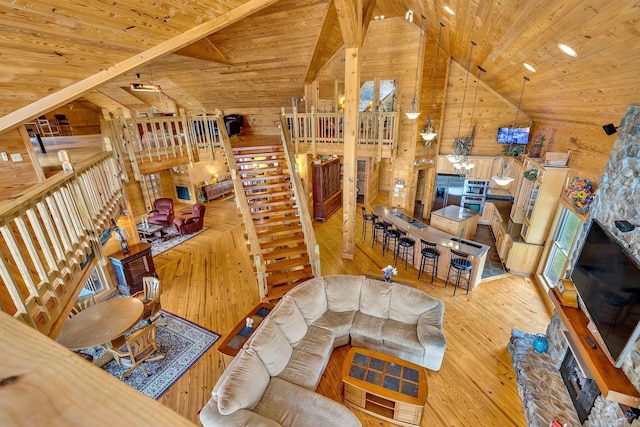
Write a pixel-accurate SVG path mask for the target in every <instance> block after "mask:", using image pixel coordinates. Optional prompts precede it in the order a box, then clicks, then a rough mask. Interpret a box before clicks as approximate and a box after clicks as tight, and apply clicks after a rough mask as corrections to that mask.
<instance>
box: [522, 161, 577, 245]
mask: <svg viewBox="0 0 640 427" xmlns="http://www.w3.org/2000/svg"><path fill="white" fill-rule="evenodd" d="M522 168H523V173H524V172H526V171H528V170H531V169H533V168H535V169H537V171H538V176H537V178H536V179H535V180H530V179H527V178H524V179H523V180H522V183H521V185H520V189H519V191H518V197H517V198H516V200H515V203H514V207H513V210H512V211H511V219H512V220H513V222H516V223H519V224H520V223H521V224H522V231H521V235H522V238H523V239H524V241H525V242H526V243H531V244H536V245H540V244H543V243H544V241H545V239H546V237H547V234H548V233H549V227H550V226H551V222H552V220H553V216H554V214H555V206H556V205H557V203H558V200H559V198H560V194H561V192H562V189H563V187H564V185H565V178H566V176H567V172H568V170H569V169H568V168H566V167H549V166H544V165H542V164H540V163H539V162H537V161H535V160H533V159H530V158H528V157H525V158H524V161H523V165H522Z"/></svg>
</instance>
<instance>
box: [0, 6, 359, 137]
mask: <svg viewBox="0 0 640 427" xmlns="http://www.w3.org/2000/svg"><path fill="white" fill-rule="evenodd" d="M277 1H278V0H249V1H247V2H246V3H244V4H242V5H240V6H238V7H236V8H235V9H232V10H230V11H228V12H226V13H224V14H222V15H220V16H218V17H216V18H214V19H212V20H210V21H207V22H205V23H204V24H200V25H198V26H197V27H194V28H192V29H190V30H187V31H185V32H184V33H182V34H180V35H178V36H176V37H173V38H171V39H169V40H166V41H164V42H162V43H160V44H158V45H156V46H153V47H151V48H149V49H147V50H146V51H144V52H141V53H138V54H136V55H134V56H132V57H130V58H127V59H125V60H124V61H121V62H119V63H118V64H115V65H113V66H111V67H109V68H107V69H105V70H102V71H100V72H98V73H96V74H94V75H92V76H89V77H87V78H85V79H84V80H80V81H79V82H77V83H74V84H72V85H69V86H67V87H65V88H64V89H61V90H59V91H58V92H55V93H52V94H51V95H48V96H46V97H44V98H41V99H39V100H37V101H35V102H32V103H31V104H29V105H26V106H24V107H22V108H19V109H17V110H15V111H12V112H11V113H9V114H7V115H5V116H3V117H0V132H3V131H5V130H7V129H11V128H14V127H15V126H18V125H19V124H21V123H23V122H26V121H29V120H31V119H32V118H33V117H37V116H39V115H41V114H44V113H46V112H48V111H51V110H53V109H55V108H58V107H60V106H61V105H64V104H66V103H68V102H70V101H73V100H74V99H76V98H78V97H80V96H82V95H83V94H85V93H87V92H88V91H90V90H92V89H94V88H96V87H98V86H100V85H101V84H104V83H106V82H108V81H110V80H113V79H115V78H116V77H118V76H119V75H120V74H122V73H126V72H127V71H131V70H133V69H135V68H137V67H140V66H142V65H145V64H147V63H148V62H150V61H152V60H154V59H156V58H159V57H161V56H163V55H166V54H168V53H172V52H175V51H176V50H178V49H182V48H183V47H186V46H188V45H190V44H192V43H193V42H194V41H196V40H200V39H202V38H203V37H206V36H208V35H210V34H212V33H215V32H216V31H219V30H221V29H223V28H226V27H227V26H229V25H231V24H233V23H234V22H237V21H239V20H240V19H243V18H245V17H247V16H249V15H252V14H254V13H255V12H257V11H259V10H261V9H263V8H265V7H267V6H270V5H272V4H274V3H277ZM341 1H343V2H345V3H346V2H347V0H341ZM360 1H361V0H360Z"/></svg>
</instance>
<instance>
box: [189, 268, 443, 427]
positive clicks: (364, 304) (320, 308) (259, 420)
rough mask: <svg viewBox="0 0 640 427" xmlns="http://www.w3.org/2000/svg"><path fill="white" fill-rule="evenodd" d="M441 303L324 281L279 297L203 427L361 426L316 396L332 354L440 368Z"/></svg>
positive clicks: (228, 374) (405, 292)
mask: <svg viewBox="0 0 640 427" xmlns="http://www.w3.org/2000/svg"><path fill="white" fill-rule="evenodd" d="M443 315H444V304H443V302H442V301H440V300H438V299H436V298H433V297H431V296H429V295H427V294H426V293H424V292H422V291H419V290H417V289H414V288H411V287H409V286H404V285H400V284H396V283H386V282H384V281H379V280H373V279H368V278H366V277H364V276H346V275H345V276H342V275H337V276H324V277H319V278H315V279H312V280H309V281H307V282H305V283H303V284H301V285H299V286H297V287H296V288H295V289H293V290H292V291H291V292H289V293H288V294H287V295H285V296H284V298H283V299H282V300H281V301H280V302H279V303H278V304H277V305H276V307H275V308H274V309H273V310H272V311H271V313H270V315H269V316H268V317H267V318H266V319H265V320H264V321H263V322H262V323H261V325H260V326H259V327H258V329H257V330H256V331H255V333H254V334H253V335H252V336H251V339H250V340H249V341H248V342H247V343H246V344H245V346H244V348H243V349H242V350H241V351H240V352H239V353H238V355H237V356H236V358H235V359H234V360H233V362H231V364H230V365H229V367H228V368H227V369H226V371H225V372H224V373H223V374H222V376H221V377H220V379H219V380H218V382H217V383H216V385H215V387H214V389H213V392H212V398H211V399H210V400H209V402H208V403H207V404H206V405H205V407H204V408H203V409H202V411H201V412H200V420H201V421H202V423H203V425H204V426H207V427H209V426H227V427H233V426H265V427H266V426H305V425H313V426H340V427H350V426H360V422H359V421H358V419H357V418H356V417H355V415H354V414H353V413H351V412H350V411H349V410H348V409H347V408H345V407H344V406H342V405H340V404H338V403H336V402H335V401H333V400H331V399H328V398H325V397H323V396H321V395H319V394H317V393H315V389H316V388H317V386H318V383H319V381H320V377H321V376H322V373H323V372H324V370H325V368H326V366H327V362H328V361H329V357H330V356H331V352H332V351H333V348H335V347H338V346H341V345H345V344H347V343H349V341H351V344H352V345H353V346H357V347H364V348H369V349H373V350H377V351H381V352H384V353H388V354H391V355H394V356H398V357H400V358H403V359H406V360H409V361H411V362H414V363H416V364H418V365H421V366H424V367H426V368H429V369H432V370H438V369H440V366H441V364H442V358H443V356H444V351H445V346H446V340H445V337H444V334H443V333H442V319H443Z"/></svg>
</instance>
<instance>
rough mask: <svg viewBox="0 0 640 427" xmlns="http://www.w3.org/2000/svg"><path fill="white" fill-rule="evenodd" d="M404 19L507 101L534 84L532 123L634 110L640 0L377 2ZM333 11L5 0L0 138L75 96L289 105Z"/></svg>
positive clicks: (331, 43)
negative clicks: (149, 91) (565, 49)
mask: <svg viewBox="0 0 640 427" xmlns="http://www.w3.org/2000/svg"><path fill="white" fill-rule="evenodd" d="M364 3H365V7H366V6H367V5H369V4H374V3H373V2H372V0H370V1H364ZM445 4H446V5H448V6H449V7H450V8H452V9H453V10H454V11H455V12H456V14H455V16H452V15H449V14H447V13H446V12H445V11H444V9H443V7H444V6H445ZM408 9H411V10H413V12H414V23H415V24H418V25H419V24H420V21H421V18H420V16H421V15H424V16H425V17H426V18H425V20H424V27H425V29H426V30H427V33H428V40H429V42H431V43H433V41H434V40H436V39H437V34H438V27H439V23H440V22H443V23H444V24H445V25H446V27H445V30H444V32H443V36H442V46H443V49H445V50H446V51H447V52H448V53H449V54H450V55H451V56H452V57H453V59H454V60H455V61H457V62H458V63H460V64H462V65H463V66H464V67H466V66H467V64H468V61H469V50H470V46H471V41H472V40H473V41H475V42H476V43H477V47H476V48H474V51H473V58H472V60H471V63H472V65H471V67H472V68H471V69H472V70H475V69H476V68H475V67H476V66H477V65H480V66H482V67H483V68H484V69H485V70H486V71H487V72H486V73H484V74H483V75H482V77H481V78H482V81H483V82H485V83H486V84H487V85H489V86H490V87H491V88H493V89H494V90H496V91H497V92H498V93H500V94H501V95H503V96H504V97H505V98H507V99H508V100H510V101H511V102H512V103H514V104H517V102H518V99H519V97H520V93H521V90H522V84H523V76H525V75H526V76H527V77H529V78H530V79H531V80H530V81H529V82H528V83H527V84H526V88H525V92H524V96H523V100H522V110H523V111H524V112H525V113H526V114H527V115H529V116H530V117H531V118H532V119H533V120H534V121H562V122H569V123H574V124H598V125H602V124H605V123H609V122H613V123H614V124H616V125H618V124H619V121H620V119H621V118H622V117H623V115H624V111H625V109H626V107H627V105H629V104H634V103H637V102H638V96H637V95H636V93H635V92H636V90H638V87H639V86H640V84H639V83H638V76H640V43H638V37H639V35H640V24H639V22H640V3H638V2H631V1H628V0H564V1H562V0H560V1H559V0H538V1H531V0H501V1H495V0H448V1H446V2H444V1H442V0H379V1H377V2H375V8H374V9H373V15H374V16H377V15H384V16H385V19H391V18H399V19H404V16H405V13H406V11H407V10H408ZM337 13H339V12H336V8H335V6H333V4H332V3H331V2H330V1H328V0H281V1H276V0H235V1H233V0H225V1H214V0H180V1H171V2H167V1H163V0H156V1H145V0H115V1H114V0H44V1H43V0H37V1H36V0H14V1H11V2H2V3H0V23H1V25H0V61H1V62H0V64H1V67H2V73H1V74H0V131H2V130H5V129H7V128H9V127H11V126H13V125H15V124H18V123H21V122H24V121H27V120H29V119H31V118H32V117H35V116H37V115H40V114H42V113H44V112H47V111H50V110H52V109H53V108H55V107H57V106H59V105H63V104H65V103H66V102H69V101H71V100H73V99H76V98H79V97H81V96H84V97H85V99H87V100H90V101H91V102H93V103H96V104H98V105H101V106H110V107H114V106H118V105H122V106H125V107H127V108H131V109H133V110H141V109H144V110H148V107H149V105H148V101H146V100H144V99H141V98H140V97H139V96H134V94H133V93H131V92H130V91H128V90H127V87H128V84H129V83H131V82H136V81H140V82H145V83H146V82H150V81H153V82H154V83H158V84H160V85H161V86H162V87H163V90H164V92H165V94H166V95H168V96H169V97H170V98H172V99H173V100H174V101H175V102H176V103H177V104H179V105H181V106H184V107H186V108H188V109H203V108H207V109H212V108H216V107H223V108H225V109H242V108H249V107H251V108H255V107H260V108H273V109H276V108H277V109H279V108H280V107H282V106H289V105H291V98H292V97H299V96H301V95H302V93H303V85H304V82H305V79H306V80H309V79H310V78H312V77H313V75H315V73H317V72H318V70H319V69H321V67H322V65H323V63H324V62H326V61H327V60H329V58H330V57H331V55H333V54H334V53H336V52H337V51H339V48H340V47H341V37H340V34H339V24H338V21H339V19H336V14H337ZM559 42H562V43H566V44H568V45H569V46H571V47H573V48H574V49H575V50H576V51H577V53H578V56H577V57H575V58H574V57H570V56H567V55H565V54H564V53H562V52H561V51H560V50H559V49H558V47H557V43H559ZM172 52H177V53H172ZM523 62H527V63H529V64H531V65H533V66H534V67H535V68H536V69H537V72H536V73H532V72H530V71H527V70H526V69H525V68H524V67H523V66H522V63H523ZM138 75H139V76H140V77H138Z"/></svg>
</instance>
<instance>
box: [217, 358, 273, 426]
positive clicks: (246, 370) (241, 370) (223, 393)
mask: <svg viewBox="0 0 640 427" xmlns="http://www.w3.org/2000/svg"><path fill="white" fill-rule="evenodd" d="M236 358H237V359H238V362H237V363H234V364H232V365H229V369H230V371H229V373H228V374H227V375H226V378H225V379H224V383H223V384H222V385H221V386H220V388H218V392H217V395H218V411H219V412H220V413H221V414H222V415H229V414H231V413H233V412H235V411H237V410H238V409H253V408H254V406H256V404H257V403H258V402H259V401H260V399H261V398H262V394H263V393H264V391H265V390H266V388H267V385H268V384H269V380H270V376H269V372H268V371H267V369H266V368H265V366H264V364H263V363H262V361H261V360H260V357H258V355H257V354H256V353H255V352H254V351H253V350H251V349H244V350H241V351H240V353H239V354H238V355H237V356H236ZM234 362H235V360H234Z"/></svg>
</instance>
